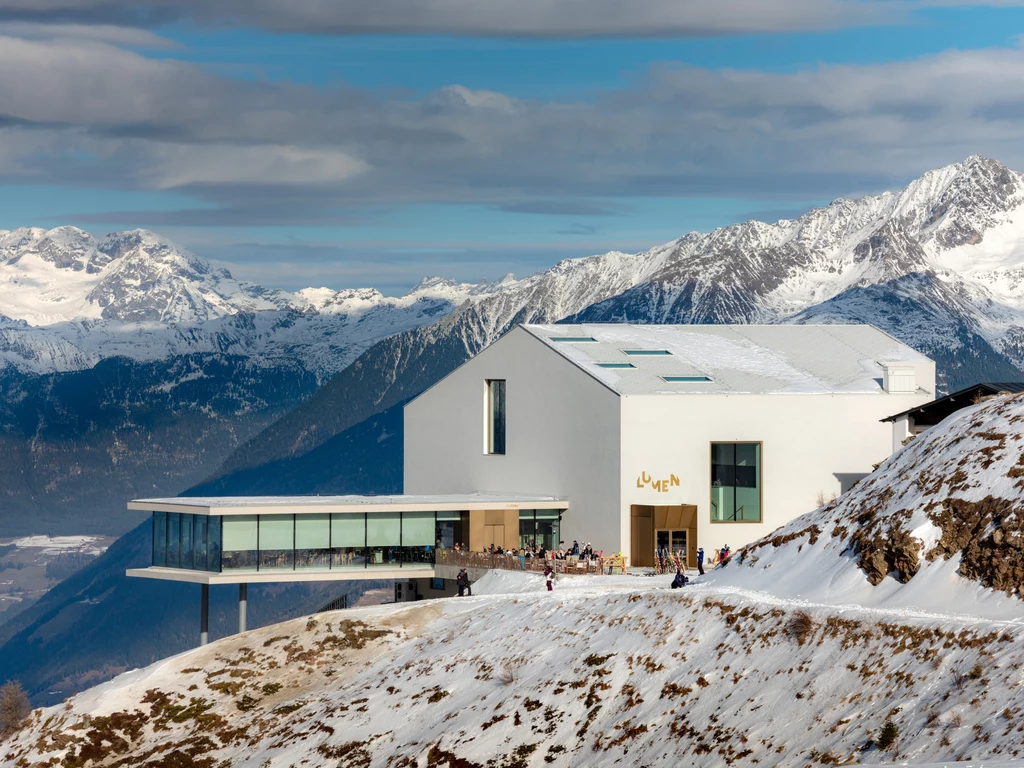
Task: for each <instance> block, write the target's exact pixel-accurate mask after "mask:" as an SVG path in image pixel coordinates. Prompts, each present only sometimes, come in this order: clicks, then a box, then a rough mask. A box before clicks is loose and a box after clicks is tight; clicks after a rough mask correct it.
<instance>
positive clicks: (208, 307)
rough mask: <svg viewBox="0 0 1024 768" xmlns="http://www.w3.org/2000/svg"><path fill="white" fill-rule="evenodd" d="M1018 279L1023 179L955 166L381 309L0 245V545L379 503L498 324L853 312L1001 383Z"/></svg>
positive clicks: (43, 618)
mask: <svg viewBox="0 0 1024 768" xmlns="http://www.w3.org/2000/svg"><path fill="white" fill-rule="evenodd" d="M30 286H31V290H30V289H29V287H30ZM1022 286H1024V175H1022V174H1020V173H1018V172H1016V171H1013V170H1010V169H1008V168H1006V167H1005V166H1003V165H1001V164H1000V163H998V162H996V161H994V160H990V159H985V158H980V157H970V158H968V159H967V160H965V161H964V162H962V163H957V164H955V165H951V166H948V167H945V168H941V169H938V170H935V171H931V172H929V173H926V174H925V175H924V176H922V177H921V178H920V179H918V180H916V181H914V182H912V183H911V184H909V185H908V186H907V187H906V188H904V189H902V190H899V191H895V192H888V193H884V194H881V195H876V196H869V197H863V198H860V199H856V200H850V199H841V200H836V201H834V202H833V203H831V204H830V205H828V206H824V207H821V208H816V209H814V210H811V211H809V212H807V213H806V214H804V215H803V216H801V217H799V218H797V219H793V220H784V221H778V222H776V223H774V224H768V223H763V222H759V221H749V222H745V223H742V224H737V225H734V226H730V227H724V228H721V229H718V230H715V231H714V232H710V233H705V234H699V233H691V234H688V235H685V236H683V237H681V238H679V239H677V240H674V241H672V242H671V243H667V244H665V245H661V246H658V247H656V248H652V249H650V250H648V251H644V252H641V253H636V254H627V253H622V252H617V251H612V252H609V253H605V254H602V255H598V256H591V257H586V258H581V259H571V260H567V261H563V262H561V263H559V264H557V265H555V266H554V267H552V268H551V269H549V270H546V271H544V272H540V273H538V274H536V275H532V276H530V277H526V278H523V279H516V278H514V277H512V276H508V277H506V278H504V279H502V280H499V281H496V282H483V283H480V284H460V283H454V282H451V281H446V280H442V279H438V278H433V279H428V280H425V281H424V282H422V283H421V284H420V285H419V286H417V288H416V289H414V290H413V291H411V292H410V293H409V294H407V295H406V296H404V297H398V298H390V297H384V296H382V295H381V294H380V293H378V292H376V291H373V290H372V289H361V290H353V291H331V290H328V289H307V290H304V291H297V292H294V293H288V292H284V291H276V290H272V289H267V288H262V287H259V286H255V285H251V284H247V283H244V282H240V281H237V280H235V279H234V278H232V277H231V276H230V275H229V274H228V273H227V272H224V271H223V270H217V269H215V268H213V267H212V266H211V265H209V264H208V263H207V262H205V261H203V260H202V259H200V258H198V257H196V256H194V255H193V254H191V253H189V252H188V251H187V250H185V249H183V248H181V247H180V246H176V245H174V244H173V243H170V242H168V241H166V240H164V239H162V238H160V237H158V236H157V235H154V234H152V233H148V232H143V231H135V232H128V233H117V234H113V235H109V236H107V237H105V238H100V239H96V238H93V237H92V236H90V235H88V234H86V233H84V232H81V231H80V230H75V229H72V228H66V227H63V228H58V229H57V230H51V231H49V232H46V231H42V230H15V231H14V232H10V233H2V234H0V315H3V316H5V318H6V319H3V320H0V359H3V360H4V362H5V367H3V368H2V369H0V498H3V499H4V501H5V507H4V510H5V511H4V532H5V533H7V532H9V534H10V535H14V534H18V533H34V532H49V533H86V532H100V533H111V532H114V533H120V532H123V531H125V530H128V529H129V528H131V527H133V526H138V528H137V529H136V530H135V531H134V532H133V533H132V534H131V535H132V536H134V537H136V539H137V545H138V546H139V547H140V548H141V550H140V551H144V548H145V544H144V542H145V540H146V537H147V536H148V535H149V534H148V526H147V525H146V524H145V523H143V522H142V521H141V520H140V519H139V517H138V516H137V515H135V514H134V513H128V512H126V511H125V509H124V506H125V505H124V502H125V500H126V499H128V498H132V497H137V496H164V495H175V494H181V493H185V494H276V493H369V492H375V491H376V492H397V491H399V490H400V489H401V477H402V404H403V403H404V402H406V401H408V400H409V399H410V398H412V397H415V396H416V395H417V394H418V393H420V392H421V391H423V390H424V389H426V388H427V387H429V386H431V385H432V384H433V383H435V382H436V381H438V380H439V379H440V378H442V377H443V376H445V375H446V374H448V373H449V372H451V371H452V370H453V369H454V368H456V367H457V366H458V365H460V364H461V363H463V362H465V361H466V360H467V359H469V358H470V357H471V356H472V355H474V354H476V353H477V352H479V351H480V350H481V349H483V348H484V347H486V346H487V345H488V344H490V343H491V342H493V341H494V340H495V339H497V338H499V337H500V336H501V335H502V334H503V333H505V332H507V331H508V330H509V329H511V328H512V327H514V326H515V324H517V323H520V322H558V321H563V320H569V321H572V322H588V321H601V322H608V321H620V322H635V323H726V322H742V323H749V322H758V323H849V322H867V323H872V324H874V325H877V326H878V327H880V328H882V329H883V330H886V331H887V332H889V333H891V334H892V335H894V336H896V337H897V338H899V339H901V340H902V341H905V342H907V343H908V344H910V345H911V346H914V347H915V348H917V349H919V350H921V351H923V352H925V353H926V354H928V355H930V356H931V357H933V358H934V359H935V360H936V362H937V364H938V373H939V382H940V389H941V390H945V391H950V390H954V389H957V388H959V387H961V386H966V385H968V384H971V383H974V382H976V381H979V380H1000V381H1012V380H1019V379H1021V378H1022V377H1024V373H1022V371H1024V290H1022ZM140 523H141V525H140ZM94 568H95V569H97V570H96V572H97V573H99V572H107V571H109V572H110V573H113V572H115V571H117V570H118V569H121V570H122V572H123V563H121V562H118V561H115V560H114V559H105V558H101V559H100V560H99V561H97V562H96V563H95V564H94ZM105 568H106V569H107V571H104V569H105ZM120 578H121V579H122V580H123V576H121V577H120ZM95 580H96V577H95V576H90V577H89V578H88V579H86V578H84V577H83V578H81V579H79V580H77V581H74V582H71V583H69V585H68V586H67V588H66V589H65V590H64V591H55V593H54V594H53V595H48V596H46V597H44V598H43V600H41V601H40V603H39V604H38V605H37V606H33V608H32V609H29V610H26V611H25V612H24V613H23V614H22V615H21V617H20V618H19V620H18V622H17V625H16V626H11V627H7V628H5V631H4V632H2V633H0V642H3V643H4V644H3V645H0V659H2V658H4V656H5V654H6V653H7V652H8V651H12V654H8V655H9V657H10V658H18V659H20V660H21V661H22V662H23V663H24V664H25V665H28V666H24V667H18V666H15V667H11V666H9V665H8V666H7V667H4V665H3V664H0V673H2V674H0V676H2V675H3V674H6V675H8V676H12V677H19V676H26V675H27V676H28V677H29V678H30V679H32V680H33V681H35V682H34V684H33V693H35V694H38V693H39V692H40V691H42V690H45V686H46V685H51V684H53V683H54V679H53V677H52V676H48V675H47V674H46V673H45V670H44V669H43V667H44V666H45V665H46V663H47V662H46V659H49V658H64V657H72V656H80V657H82V658H102V657H103V652H104V651H103V649H102V648H98V647H93V646H91V645H90V646H89V647H88V648H86V647H84V646H83V647H79V646H80V645H81V644H82V643H86V642H93V641H91V640H90V641H86V640H85V639H82V638H89V637H94V635H92V634H90V633H88V632H85V631H84V628H86V627H87V626H88V622H90V621H95V620H98V617H99V616H100V614H99V613H97V611H98V610H99V608H98V607H96V606H93V605H92V604H91V603H90V604H86V603H83V602H82V600H83V599H85V598H83V597H81V595H86V596H88V595H90V594H91V593H90V592H89V585H90V584H91V583H94V582H95ZM130 593H131V590H128V589H125V590H122V591H120V592H117V591H112V592H109V593H108V594H109V595H111V597H109V598H105V599H110V600H115V599H116V600H120V601H121V602H120V603H119V604H118V605H117V606H112V605H108V606H105V607H104V611H108V612H113V613H116V615H118V616H122V617H126V618H125V619H124V620H125V622H126V624H125V626H128V625H129V624H130V617H131V615H132V613H133V610H134V609H133V607H132V605H133V604H132V603H131V602H130V601H127V598H126V597H125V595H128V594H130ZM89 599H92V598H89ZM178 599H180V600H182V601H188V600H191V598H188V597H187V596H185V595H184V593H182V595H181V596H180V598H178ZM183 604H184V603H183ZM115 609H116V610H115ZM181 610H186V609H184V608H182V609H181ZM108 615H112V614H108ZM54 621H58V622H61V623H62V626H64V627H66V631H65V632H63V633H62V634H61V635H60V637H59V642H58V641H54V642H52V643H50V644H48V645H47V646H46V647H45V649H44V648H43V647H42V646H37V644H36V641H35V640H34V638H37V637H40V636H42V633H41V628H42V627H43V626H44V625H46V624H47V623H48V622H54ZM80 622H81V624H80V626H81V627H83V631H82V632H77V631H76V630H75V627H76V626H79V623H80ZM96 642H98V641H96ZM181 642H183V641H182V640H181V639H177V640H175V641H174V642H171V641H170V640H169V641H168V643H167V644H166V647H165V648H163V649H162V650H164V651H166V652H167V653H171V652H174V651H175V650H181V648H182V647H183V646H182V645H181ZM76 643H78V644H79V645H76ZM159 650H160V649H156V650H153V649H150V651H151V652H153V653H156V652H158V651H159ZM13 651H16V652H17V655H16V656H15V655H13ZM121 657H123V660H124V663H125V664H127V665H131V664H135V663H145V661H146V659H147V658H152V656H146V657H145V658H135V657H133V656H132V655H131V652H130V650H129V651H125V652H124V653H123V654H121ZM119 658H120V657H119ZM32 659H37V661H34V662H33V661H31V660H32ZM19 663H21V662H19ZM86 667H88V665H87V664H86ZM93 671H94V670H92V669H91V668H87V669H82V670H79V673H80V674H79V677H82V676H87V675H89V674H91V673H92V672H93ZM76 679H79V678H76ZM66 689H67V688H65V690H66Z"/></svg>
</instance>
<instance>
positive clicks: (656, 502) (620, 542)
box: [404, 324, 935, 566]
mask: <svg viewBox="0 0 1024 768" xmlns="http://www.w3.org/2000/svg"><path fill="white" fill-rule="evenodd" d="M934 395H935V365H934V363H933V362H932V361H931V360H930V359H929V358H927V357H926V356H924V355H922V354H921V353H919V352H917V351H915V350H913V349H912V348H910V347H908V346H906V345H905V344H903V343H901V342H899V341H897V340H896V339H894V338H893V337H891V336H889V335H888V334H886V333H883V332H882V331H880V330H878V329H877V328H874V327H872V326H867V325H768V326H758V325H743V326H693V325H687V326H668V325H657V326H654V325H644V326H640V325H628V324H594V325H523V326H519V327H517V328H515V329H514V330H512V331H511V332H509V333H508V334H506V335H505V336H504V337H502V338H501V339H500V340H499V341H497V342H495V343H494V344H492V345H491V346H489V347H488V348H486V349H485V350H483V351H482V352H481V353H480V354H478V355H477V356H476V357H474V358H473V359H472V360H470V361H469V362H467V363H465V364H464V365H463V366H461V367H460V368H458V369H457V370H455V371H454V372H453V373H451V374H450V375H449V376H447V377H446V378H445V379H443V380H442V381H441V382H439V383H437V384H436V385H435V386H433V387H432V388H430V389H429V390H427V391H426V392H424V393H423V394H421V395H420V396H419V397H417V398H415V399H414V400H413V401H411V402H410V403H409V404H408V405H407V406H406V408H405V438H404V439H405V468H404V472H405V477H404V485H405V493H407V494H458V493H480V492H486V493H497V494H501V493H524V494H545V495H550V496H551V497H554V498H559V499H565V500H567V507H568V508H567V509H566V510H565V514H564V517H563V519H562V523H561V531H560V534H561V538H562V539H563V540H564V541H566V542H571V541H572V540H573V539H576V540H579V541H580V542H581V544H582V543H583V542H591V543H592V544H593V546H594V548H595V549H602V550H604V551H605V552H606V553H610V552H619V551H621V552H623V553H624V554H626V555H628V556H629V558H630V564H631V565H638V566H643V565H650V564H651V563H652V562H653V558H654V555H655V552H656V550H657V549H659V548H666V549H669V548H670V549H671V550H673V551H677V550H680V549H683V550H685V551H686V552H687V558H688V560H689V562H690V564H691V565H693V564H694V563H695V558H696V551H697V547H698V546H700V547H703V548H704V549H705V550H708V551H710V550H711V549H718V548H720V547H722V546H724V545H726V544H728V545H730V546H731V547H732V548H733V549H735V548H737V547H739V546H742V545H743V544H745V543H747V542H750V541H752V540H754V539H756V538H758V537H760V536H763V535H764V534H766V533H769V532H770V531H772V530H774V529H775V528H777V527H779V526H780V525H782V524H784V523H786V522H788V521H789V520H791V519H792V518H793V517H795V516H797V515H800V514H803V513H804V512H808V511H810V510H812V509H814V508H815V507H817V506H819V504H820V503H821V502H822V501H823V500H827V499H829V498H831V497H832V496H834V495H837V494H839V493H841V492H842V491H844V490H846V489H847V488H848V487H849V486H850V485H852V484H853V483H854V482H856V481H857V480H858V479H860V478H861V477H863V476H864V475H866V474H867V473H869V472H870V471H871V470H872V468H873V466H874V465H876V464H878V463H879V462H881V461H883V460H884V459H885V458H886V457H888V456H889V454H890V453H891V449H892V439H893V438H892V428H891V427H890V426H889V425H888V424H885V423H882V419H884V418H886V417H887V416H889V415H890V414H893V413H898V412H901V411H904V410H907V409H911V408H914V407H916V406H918V405H920V404H922V403H925V402H927V401H929V400H931V399H932V398H933V397H934ZM493 517H494V520H493V521H484V522H483V523H482V525H484V526H485V527H484V529H483V533H482V535H483V544H484V546H488V545H491V544H495V545H498V546H503V547H506V548H507V547H518V546H520V545H521V544H522V543H524V542H527V541H529V540H530V539H532V538H534V536H535V535H537V534H538V533H539V529H538V528H537V526H538V525H541V523H539V522H537V521H531V520H527V519H523V518H522V517H521V518H520V520H519V528H518V530H517V529H514V528H511V529H510V526H508V525H507V524H505V522H504V521H503V520H500V519H499V518H500V517H501V516H500V515H499V514H497V513H495V514H494V515H493ZM474 539H475V543H479V542H480V541H481V539H480V534H479V532H478V535H477V536H474Z"/></svg>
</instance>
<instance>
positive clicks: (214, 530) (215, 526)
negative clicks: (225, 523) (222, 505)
mask: <svg viewBox="0 0 1024 768" xmlns="http://www.w3.org/2000/svg"><path fill="white" fill-rule="evenodd" d="M220 521H221V518H220V515H216V516H213V517H210V518H209V541H210V546H209V549H210V556H209V561H208V566H209V570H211V571H220V549H221V543H220Z"/></svg>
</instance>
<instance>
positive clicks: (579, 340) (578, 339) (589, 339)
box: [548, 336, 597, 344]
mask: <svg viewBox="0 0 1024 768" xmlns="http://www.w3.org/2000/svg"><path fill="white" fill-rule="evenodd" d="M548 340H549V341H560V342H562V343H565V344H590V343H594V342H596V341H597V339H595V338H594V337H593V336H548Z"/></svg>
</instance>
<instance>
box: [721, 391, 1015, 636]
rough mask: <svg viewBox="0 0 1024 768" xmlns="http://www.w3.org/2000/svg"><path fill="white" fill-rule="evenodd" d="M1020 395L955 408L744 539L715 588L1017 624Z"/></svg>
mask: <svg viewBox="0 0 1024 768" xmlns="http://www.w3.org/2000/svg"><path fill="white" fill-rule="evenodd" d="M1022 528H1024V396H1020V395H1006V396H998V397H993V398H989V399H987V400H985V401H984V402H982V403H980V404H978V405H975V406H971V407H969V408H965V409H963V410H960V411H957V412H956V413H954V414H953V415H951V416H950V417H949V418H948V419H946V420H945V421H944V422H942V424H940V425H938V426H936V427H933V428H932V429H930V430H928V431H927V432H925V433H924V434H923V435H921V436H919V437H917V438H915V439H914V440H912V441H911V442H910V443H909V444H908V445H906V446H905V447H904V448H903V449H902V450H900V451H899V452H897V453H896V454H894V455H893V456H891V457H890V458H889V459H888V460H886V461H885V462H884V463H883V464H882V465H881V466H880V467H879V468H878V469H877V470H876V471H875V472H873V473H872V474H871V475H869V476H868V477H866V478H865V479H863V480H861V481H860V482H859V483H857V484H856V485H855V486H854V487H853V488H851V489H850V490H849V491H847V492H846V493H845V494H843V495H842V496H841V497H839V499H838V500H837V501H835V502H833V503H831V504H829V505H827V506H825V507H823V508H821V509H819V510H817V511H815V512H812V513H809V514H806V515H803V516H801V517H799V518H797V519H795V520H793V521H792V522H790V523H789V524H787V525H785V526H783V527H782V528H780V529H778V530H777V531H775V532H774V533H772V534H771V535H769V536H767V537H765V538H763V539H761V540H759V541H757V542H755V543H753V544H750V545H749V546H747V547H745V548H744V549H743V550H741V551H740V552H738V553H737V554H736V556H735V557H734V563H733V564H730V565H729V566H728V567H726V568H724V569H719V570H716V571H715V572H714V576H713V580H714V583H715V584H716V585H717V586H719V587H723V588H725V587H730V586H731V587H738V588H741V589H751V588H754V589H758V588H762V585H764V586H763V588H766V589H768V590H769V591H771V592H772V593H774V594H782V595H786V596H787V597H790V598H800V599H803V600H807V601H812V602H813V601H827V602H828V603H830V604H836V603H849V604H856V605H871V606H875V607H879V608H887V609H894V610H904V609H914V610H920V611H925V612H933V613H934V612H939V613H947V614H948V613H950V612H954V611H955V612H960V611H963V612H965V613H970V614H971V615H977V616H986V617H989V618H993V619H1005V620H1008V621H1013V622H1015V623H1024V618H1022V608H1024V602H1022V597H1024V595H1022V589H1024V535H1022Z"/></svg>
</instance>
